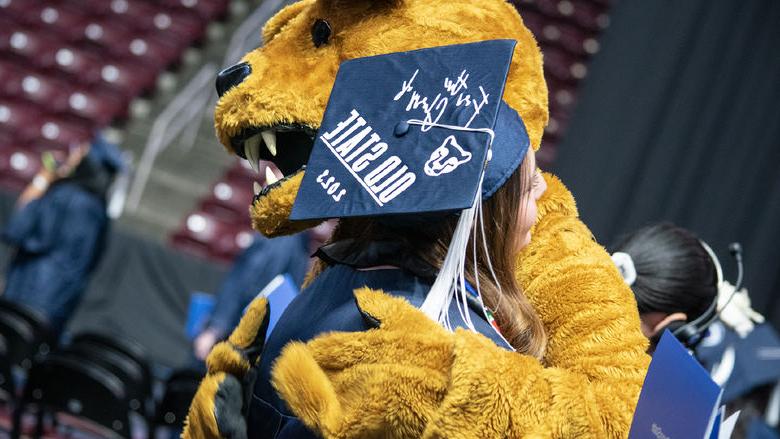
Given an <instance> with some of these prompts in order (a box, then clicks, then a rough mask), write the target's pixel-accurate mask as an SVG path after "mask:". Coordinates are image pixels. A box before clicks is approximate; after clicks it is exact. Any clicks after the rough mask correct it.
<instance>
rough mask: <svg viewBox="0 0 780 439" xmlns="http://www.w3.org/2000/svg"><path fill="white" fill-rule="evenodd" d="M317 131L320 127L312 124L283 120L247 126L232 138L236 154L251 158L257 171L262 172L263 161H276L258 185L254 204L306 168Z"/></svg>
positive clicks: (231, 141) (268, 168) (251, 164)
mask: <svg viewBox="0 0 780 439" xmlns="http://www.w3.org/2000/svg"><path fill="white" fill-rule="evenodd" d="M316 134H317V130H316V128H312V127H310V126H306V125H302V124H298V123H279V124H274V125H272V126H264V127H250V128H244V129H243V130H241V132H240V133H239V134H238V135H236V136H234V137H232V138H231V139H230V145H231V147H232V148H233V151H234V152H235V154H236V155H238V156H239V157H241V158H243V159H245V160H247V161H248V162H249V165H250V166H251V167H252V169H254V170H255V171H256V172H258V173H260V169H261V166H260V162H263V161H264V162H271V163H272V164H273V166H272V167H270V166H269V167H266V170H265V178H264V181H265V183H264V184H262V185H261V184H259V183H258V184H256V185H255V187H254V194H255V195H254V199H253V201H252V204H255V203H257V201H258V200H259V199H260V198H263V197H265V196H267V195H268V194H269V193H270V192H271V191H272V190H274V189H276V188H278V187H280V186H283V185H284V184H285V182H287V181H288V180H290V179H291V178H292V177H293V176H295V175H297V174H298V173H300V172H302V171H303V170H305V169H306V163H307V162H308V160H309V154H310V153H311V149H312V146H313V145H314V136H315V135H316Z"/></svg>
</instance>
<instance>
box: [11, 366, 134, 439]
mask: <svg viewBox="0 0 780 439" xmlns="http://www.w3.org/2000/svg"><path fill="white" fill-rule="evenodd" d="M30 404H35V405H36V406H38V407H39V409H42V410H41V412H40V413H41V415H39V416H38V425H37V429H36V433H35V435H33V437H41V435H42V433H43V430H44V425H43V421H44V417H43V416H42V415H43V413H50V414H55V415H56V414H61V413H64V414H68V415H70V417H68V418H65V419H66V420H67V419H72V420H74V421H76V422H74V423H73V424H72V426H73V428H75V429H89V431H91V432H93V434H98V435H99V436H101V437H108V438H111V437H119V438H130V425H129V424H130V422H129V417H128V411H129V410H128V402H127V393H126V389H125V387H124V385H123V384H122V382H121V381H120V380H119V379H118V378H117V377H116V376H114V375H113V374H112V373H111V372H110V371H108V370H106V369H105V368H104V367H101V366H99V365H97V364H94V363H91V362H85V361H80V360H78V359H77V358H73V357H72V356H69V355H61V354H52V355H50V356H49V357H48V358H47V359H46V360H45V361H43V362H41V363H38V364H36V365H35V367H33V368H32V369H31V370H30V373H29V375H28V378H27V383H26V385H25V390H24V394H23V396H22V400H21V402H20V404H19V407H18V409H17V410H16V411H15V415H14V432H13V435H12V437H14V436H15V437H18V435H19V433H20V430H21V422H20V421H21V417H22V414H23V413H24V411H25V409H26V408H27V407H28V406H29V405H30ZM58 423H60V424H64V423H66V422H63V418H62V417H58ZM69 424H70V423H69Z"/></svg>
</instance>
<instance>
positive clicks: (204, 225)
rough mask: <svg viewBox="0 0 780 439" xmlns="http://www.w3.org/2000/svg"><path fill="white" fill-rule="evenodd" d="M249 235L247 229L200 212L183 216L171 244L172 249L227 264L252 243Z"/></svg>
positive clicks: (250, 233)
mask: <svg viewBox="0 0 780 439" xmlns="http://www.w3.org/2000/svg"><path fill="white" fill-rule="evenodd" d="M252 236H253V232H252V230H251V228H249V227H248V226H246V225H243V226H241V225H236V224H231V223H228V222H226V221H224V220H222V219H220V218H219V217H216V216H214V215H213V214H211V213H208V212H204V211H202V210H201V211H196V212H194V213H191V214H190V215H189V216H187V218H186V220H185V222H184V224H183V225H182V227H181V229H180V230H179V231H178V232H176V233H175V234H174V235H173V236H172V238H171V242H172V244H173V245H174V246H175V247H177V248H180V249H182V250H185V251H189V252H192V253H195V254H197V255H199V256H202V257H207V258H212V259H215V260H218V261H222V262H230V261H231V260H233V258H234V257H235V256H236V255H237V254H238V253H239V252H240V251H241V250H243V249H244V248H246V247H248V246H249V245H250V244H251V243H252Z"/></svg>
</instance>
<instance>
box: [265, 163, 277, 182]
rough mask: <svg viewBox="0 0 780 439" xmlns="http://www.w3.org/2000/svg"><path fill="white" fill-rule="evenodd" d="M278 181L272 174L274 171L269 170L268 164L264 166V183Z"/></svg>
mask: <svg viewBox="0 0 780 439" xmlns="http://www.w3.org/2000/svg"><path fill="white" fill-rule="evenodd" d="M277 181H279V178H278V177H277V176H276V174H274V171H272V170H271V167H270V166H266V168H265V185H266V186H270V185H272V184H274V183H276V182H277Z"/></svg>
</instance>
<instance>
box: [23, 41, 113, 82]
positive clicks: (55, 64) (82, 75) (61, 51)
mask: <svg viewBox="0 0 780 439" xmlns="http://www.w3.org/2000/svg"><path fill="white" fill-rule="evenodd" d="M52 49H53V50H51V51H50V52H49V53H47V54H45V55H43V56H41V57H39V58H37V59H35V60H33V62H35V63H36V65H38V66H40V67H43V68H47V69H56V70H59V71H62V72H65V73H68V74H70V75H73V78H75V79H77V80H78V81H79V82H81V83H82V84H95V83H99V82H100V71H101V68H102V67H103V62H102V61H101V56H100V54H98V53H96V52H94V51H91V50H89V49H84V48H82V47H78V46H74V45H69V44H58V45H55V46H53V47H52Z"/></svg>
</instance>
